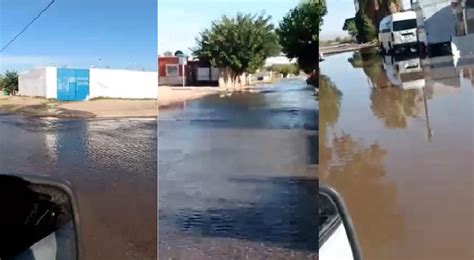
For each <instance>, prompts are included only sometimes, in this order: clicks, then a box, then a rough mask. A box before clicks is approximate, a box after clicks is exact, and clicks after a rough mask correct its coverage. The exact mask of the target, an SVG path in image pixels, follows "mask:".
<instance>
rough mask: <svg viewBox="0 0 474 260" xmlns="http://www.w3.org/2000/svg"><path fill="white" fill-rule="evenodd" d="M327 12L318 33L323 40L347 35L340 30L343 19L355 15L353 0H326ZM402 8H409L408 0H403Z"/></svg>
mask: <svg viewBox="0 0 474 260" xmlns="http://www.w3.org/2000/svg"><path fill="white" fill-rule="evenodd" d="M326 2H327V5H328V13H327V15H326V16H325V17H324V24H323V26H322V28H321V32H320V34H319V36H320V38H321V39H323V40H330V39H334V38H336V37H337V36H347V35H348V34H347V32H345V31H343V30H342V26H343V25H344V21H345V20H346V19H347V18H350V17H354V16H355V7H354V0H326ZM403 6H404V8H405V9H406V8H410V0H403Z"/></svg>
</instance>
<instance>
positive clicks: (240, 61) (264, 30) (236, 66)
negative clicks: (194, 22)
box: [193, 13, 280, 76]
mask: <svg viewBox="0 0 474 260" xmlns="http://www.w3.org/2000/svg"><path fill="white" fill-rule="evenodd" d="M270 19H271V16H266V15H265V14H260V15H256V14H255V15H252V14H242V13H238V14H237V16H236V17H232V18H231V17H228V16H223V17H222V18H221V19H220V20H218V21H214V22H212V26H211V28H210V29H206V30H204V31H203V32H201V33H200V36H199V37H198V38H197V39H196V44H197V46H196V47H195V48H194V49H193V55H195V56H197V57H199V58H204V59H208V60H209V61H210V62H211V64H212V65H213V66H216V67H221V68H227V69H230V70H231V71H232V72H233V74H234V76H239V75H242V74H243V73H245V72H247V73H253V72H255V71H256V70H257V69H260V68H261V67H262V66H263V65H264V64H265V60H266V58H267V57H270V56H274V55H278V54H279V53H280V47H279V45H278V38H277V35H276V33H275V32H274V26H273V24H271V23H270Z"/></svg>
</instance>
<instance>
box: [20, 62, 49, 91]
mask: <svg viewBox="0 0 474 260" xmlns="http://www.w3.org/2000/svg"><path fill="white" fill-rule="evenodd" d="M56 92H57V80H56V68H55V67H45V68H41V69H35V70H31V71H28V72H26V73H22V74H20V75H19V77H18V95H20V96H31V97H45V98H56Z"/></svg>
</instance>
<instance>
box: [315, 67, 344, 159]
mask: <svg viewBox="0 0 474 260" xmlns="http://www.w3.org/2000/svg"><path fill="white" fill-rule="evenodd" d="M341 98H342V92H341V91H340V90H339V89H338V88H337V87H336V84H334V82H332V81H331V79H330V78H329V77H327V76H324V75H321V76H320V77H319V111H320V113H319V124H320V125H319V136H321V137H323V138H319V151H320V153H319V164H320V167H321V166H323V165H321V164H324V163H325V162H327V161H329V160H330V159H331V158H330V157H325V156H330V153H329V152H328V149H329V148H328V147H327V146H326V134H327V129H328V128H329V127H332V126H334V124H335V123H336V122H337V120H338V118H339V107H340V106H341Z"/></svg>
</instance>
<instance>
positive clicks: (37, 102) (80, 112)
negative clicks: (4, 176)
mask: <svg viewBox="0 0 474 260" xmlns="http://www.w3.org/2000/svg"><path fill="white" fill-rule="evenodd" d="M0 110H3V111H6V112H11V113H17V114H21V115H26V116H31V117H57V118H125V117H156V116H157V114H158V106H157V101H156V100H126V99H98V100H91V101H81V102H58V101H55V100H48V99H44V98H34V97H20V96H12V97H5V96H2V97H0Z"/></svg>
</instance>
